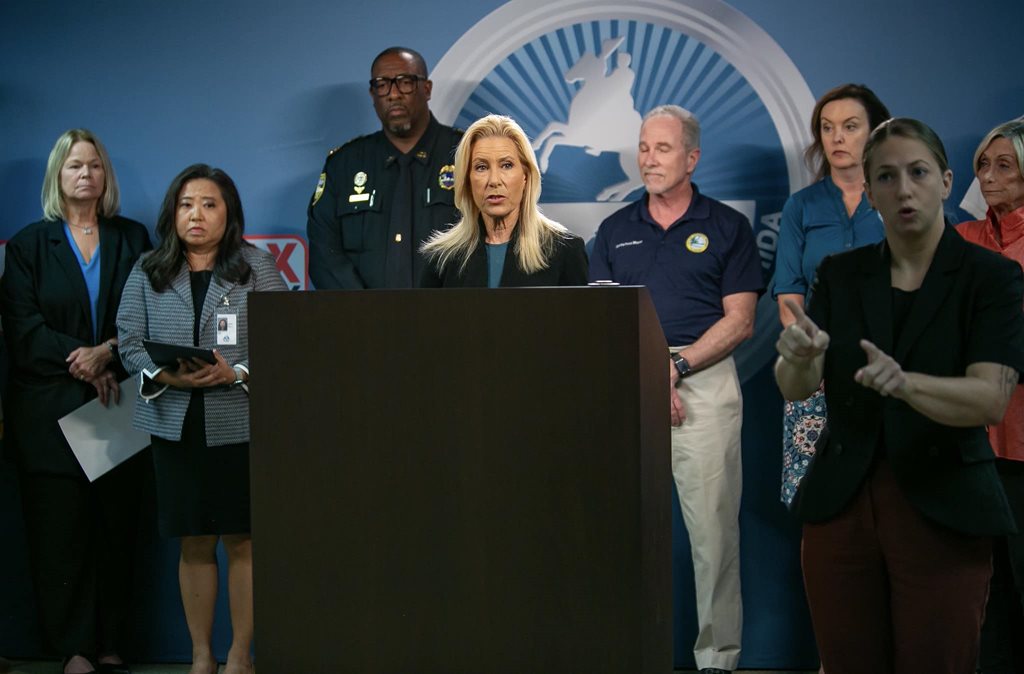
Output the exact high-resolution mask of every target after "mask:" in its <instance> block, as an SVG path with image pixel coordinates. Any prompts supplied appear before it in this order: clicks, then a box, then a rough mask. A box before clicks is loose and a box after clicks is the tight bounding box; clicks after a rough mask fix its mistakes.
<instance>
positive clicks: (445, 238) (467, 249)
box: [420, 115, 570, 274]
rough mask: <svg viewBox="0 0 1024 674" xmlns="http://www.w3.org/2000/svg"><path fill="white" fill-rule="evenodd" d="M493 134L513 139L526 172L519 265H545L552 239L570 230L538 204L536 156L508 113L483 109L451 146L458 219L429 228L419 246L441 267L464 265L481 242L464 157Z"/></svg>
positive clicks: (517, 248)
mask: <svg viewBox="0 0 1024 674" xmlns="http://www.w3.org/2000/svg"><path fill="white" fill-rule="evenodd" d="M496 137H500V138H508V139H509V140H510V141H512V144H513V145H515V147H516V151H517V153H518V154H519V161H520V162H521V163H522V165H523V171H524V173H525V174H526V185H525V187H524V188H523V199H522V201H521V202H520V204H519V219H518V221H517V223H516V230H517V232H518V235H517V238H516V243H515V249H514V252H515V254H516V258H517V259H518V261H519V267H520V269H522V270H523V271H524V272H526V273H528V274H532V273H534V272H537V271H540V270H541V269H546V268H547V266H548V257H549V256H550V255H551V253H552V251H553V250H554V246H555V242H556V240H557V239H559V238H567V237H569V236H570V234H569V230H567V229H566V228H565V227H563V226H562V225H560V224H558V223H557V222H555V221H554V220H551V219H550V218H547V217H545V216H544V214H543V213H541V212H540V209H539V208H538V206H537V202H538V200H539V199H540V169H538V168H537V156H536V155H535V154H534V153H533V147H532V146H531V145H530V140H529V139H528V138H527V137H526V133H525V132H523V130H522V128H520V126H519V125H518V124H516V122H515V120H513V119H512V118H511V117H506V116H504V115H487V116H486V117H481V118H480V119H478V120H476V121H475V122H473V124H471V125H470V127H469V128H468V129H466V133H465V135H464V136H463V137H462V140H461V141H460V142H459V147H458V149H457V150H456V151H455V207H456V208H458V209H459V211H460V212H461V213H462V219H461V220H459V221H458V222H457V223H455V224H454V225H453V226H452V227H450V228H448V229H447V230H444V231H439V232H434V234H432V235H431V237H430V238H429V239H427V241H426V242H425V243H424V244H423V246H422V248H420V250H421V251H422V252H423V253H424V254H425V255H427V256H428V257H431V258H434V259H436V260H437V264H438V267H439V268H440V269H444V267H445V266H446V265H448V263H450V262H452V261H455V262H457V263H458V264H459V269H460V270H463V269H465V268H466V263H468V262H469V258H470V256H471V255H472V254H473V251H475V250H476V247H477V246H478V245H480V226H479V224H478V222H479V220H480V209H479V207H477V205H476V202H475V201H473V188H472V186H471V185H470V184H469V175H470V172H469V162H470V160H471V159H472V154H473V145H474V144H475V143H476V142H477V141H478V140H480V139H482V138H496Z"/></svg>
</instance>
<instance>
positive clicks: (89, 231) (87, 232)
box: [68, 222, 95, 236]
mask: <svg viewBox="0 0 1024 674" xmlns="http://www.w3.org/2000/svg"><path fill="white" fill-rule="evenodd" d="M68 226H70V227H74V228H75V229H80V230H82V233H83V234H85V235H86V236H89V235H90V234H92V232H93V229H95V228H93V227H83V226H82V225H76V224H75V223H73V222H69V223H68Z"/></svg>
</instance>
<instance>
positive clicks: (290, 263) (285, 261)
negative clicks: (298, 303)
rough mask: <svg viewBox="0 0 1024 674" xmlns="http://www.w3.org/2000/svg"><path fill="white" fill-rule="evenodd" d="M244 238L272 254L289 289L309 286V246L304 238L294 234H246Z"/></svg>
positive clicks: (304, 288) (302, 288)
mask: <svg viewBox="0 0 1024 674" xmlns="http://www.w3.org/2000/svg"><path fill="white" fill-rule="evenodd" d="M245 240H246V241H248V242H249V243H251V244H252V245H254V246H256V247H257V248H262V249H263V250H265V251H267V252H268V253H270V254H271V255H273V256H274V263H275V264H276V265H277V270H278V271H279V272H281V278H283V279H284V282H285V285H287V286H288V289H289V290H306V289H307V288H309V248H308V247H307V246H306V240H305V239H303V238H302V237H301V236H298V235H296V234H282V235H280V236H273V235H267V234H248V235H246V237H245Z"/></svg>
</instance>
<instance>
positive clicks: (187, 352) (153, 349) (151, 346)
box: [142, 339, 217, 369]
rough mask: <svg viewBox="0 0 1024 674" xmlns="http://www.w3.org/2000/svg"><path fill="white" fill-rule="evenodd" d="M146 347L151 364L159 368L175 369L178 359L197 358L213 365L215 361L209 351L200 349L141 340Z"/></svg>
mask: <svg viewBox="0 0 1024 674" xmlns="http://www.w3.org/2000/svg"><path fill="white" fill-rule="evenodd" d="M142 345H143V346H144V347H146V353H148V354H149V357H150V358H152V359H153V362H154V363H156V364H157V365H159V366H160V367H173V368H175V369H177V367H178V359H179V358H184V359H186V360H188V359H190V358H197V359H199V360H201V361H203V362H206V363H210V364H211V365H213V364H214V363H216V362H217V359H216V358H214V356H213V351H212V350H211V349H200V348H198V347H195V346H182V345H181V344H167V343H166V342H154V341H153V340H151V339H144V340H142Z"/></svg>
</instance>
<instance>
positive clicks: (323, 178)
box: [313, 173, 327, 206]
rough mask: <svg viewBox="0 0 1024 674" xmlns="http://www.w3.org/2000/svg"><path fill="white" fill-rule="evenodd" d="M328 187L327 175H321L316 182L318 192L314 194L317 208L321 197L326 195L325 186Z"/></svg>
mask: <svg viewBox="0 0 1024 674" xmlns="http://www.w3.org/2000/svg"><path fill="white" fill-rule="evenodd" d="M325 185H327V174H326V173H321V174H320V178H319V179H318V180H317V181H316V191H315V192H313V205H314V206H316V202H318V201H320V197H322V196H323V195H324V186H325Z"/></svg>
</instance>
